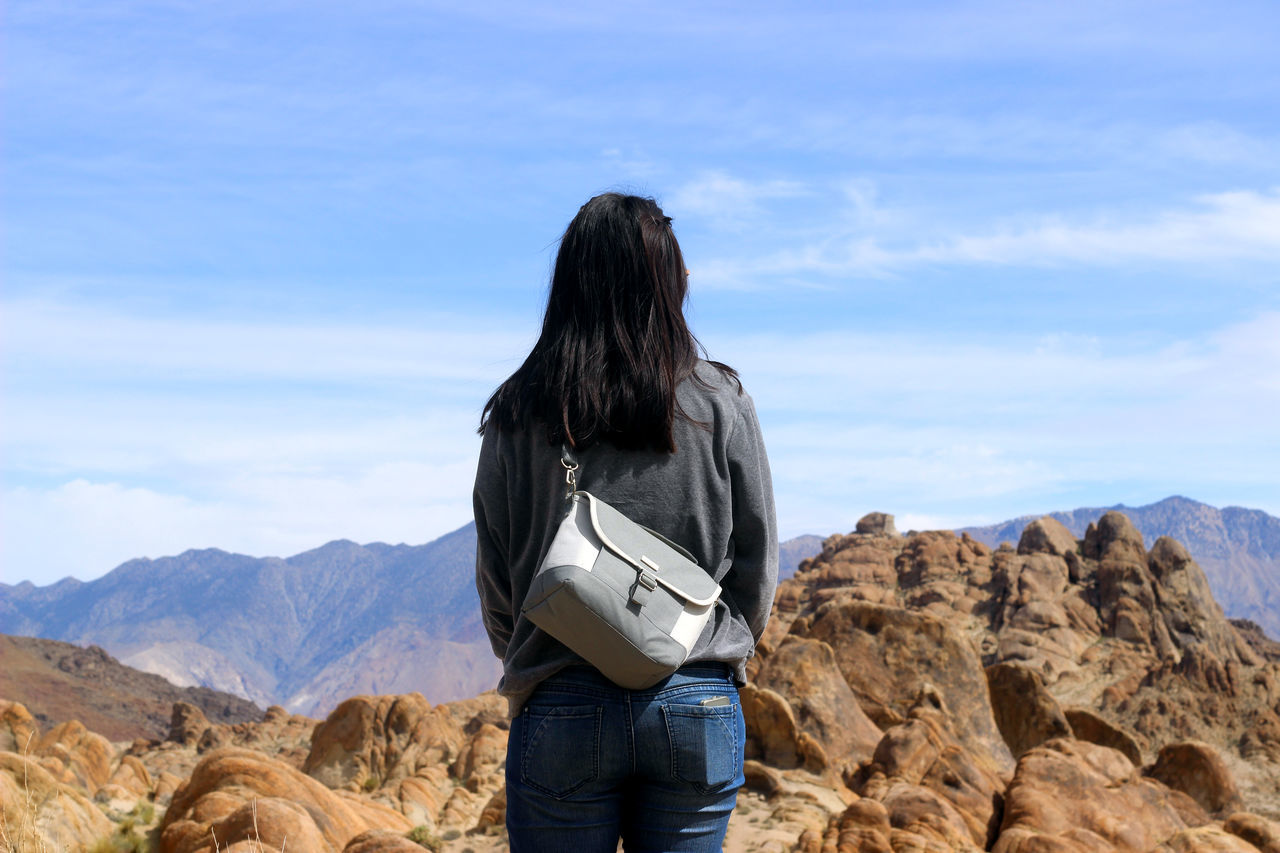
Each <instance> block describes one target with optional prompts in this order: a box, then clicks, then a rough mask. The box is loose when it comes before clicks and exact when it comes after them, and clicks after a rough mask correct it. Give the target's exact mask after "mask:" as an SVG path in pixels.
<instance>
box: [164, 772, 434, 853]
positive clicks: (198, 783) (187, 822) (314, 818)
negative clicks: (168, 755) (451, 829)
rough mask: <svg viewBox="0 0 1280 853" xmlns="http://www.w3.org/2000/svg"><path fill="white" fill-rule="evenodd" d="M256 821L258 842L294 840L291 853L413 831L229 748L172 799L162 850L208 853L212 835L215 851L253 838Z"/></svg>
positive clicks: (385, 812)
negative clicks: (378, 832) (364, 835)
mask: <svg viewBox="0 0 1280 853" xmlns="http://www.w3.org/2000/svg"><path fill="white" fill-rule="evenodd" d="M255 804H256V811H255ZM255 818H256V827H257V828H256V832H257V833H258V837H260V838H262V839H263V840H264V841H265V842H267V843H268V844H269V845H277V842H282V841H283V839H284V838H286V837H288V836H290V835H292V836H293V838H294V839H297V840H296V841H290V842H289V845H290V849H295V850H296V849H305V850H314V851H316V853H330V852H331V853H336V851H340V850H341V849H342V848H343V847H344V846H345V845H346V843H347V842H348V841H349V840H350V839H352V838H354V837H355V836H356V835H359V834H360V833H361V832H364V831H365V830H368V829H375V828H385V829H392V830H395V831H400V832H407V831H408V830H409V829H410V828H411V824H410V823H409V821H408V819H407V818H405V817H404V816H403V815H401V814H400V813H399V812H397V811H394V810H392V809H390V808H387V807H386V806H382V805H379V804H377V803H372V802H368V801H366V800H361V799H360V798H359V797H355V796H342V795H341V794H340V793H339V792H334V791H330V790H329V789H328V788H326V787H325V786H324V785H321V784H320V783H319V782H317V781H316V780H314V779H312V778H311V777H309V776H307V775H305V774H303V773H301V772H300V771H298V770H296V769H294V768H293V767H290V766H289V765H288V764H285V763H284V762H282V761H279V760H277V759H273V758H269V757H267V756H265V755H263V754H262V753H259V752H255V751H252V750H247V749H241V748H238V747H229V748H226V749H221V750H217V751H214V752H212V753H209V754H208V755H206V756H205V757H204V758H203V759H202V760H201V761H200V763H199V764H197V765H196V767H195V769H194V770H193V771H192V773H191V778H190V779H188V780H187V781H186V783H185V784H184V785H183V787H182V788H180V789H179V790H178V792H177V793H176V794H175V795H174V797H173V802H172V804H171V805H170V807H169V810H168V812H167V813H166V814H165V817H164V821H163V823H162V825H161V841H162V851H163V853H212V851H213V850H214V849H215V847H214V842H213V840H212V838H213V837H214V836H216V837H217V838H218V842H217V843H218V845H225V844H230V843H235V842H236V841H240V840H247V839H251V838H252V837H253V836H252V835H251V834H250V833H251V832H252V831H255V830H254V826H255ZM211 833H213V834H212V835H211ZM304 841H305V842H306V843H305V844H304V843H303V842H304Z"/></svg>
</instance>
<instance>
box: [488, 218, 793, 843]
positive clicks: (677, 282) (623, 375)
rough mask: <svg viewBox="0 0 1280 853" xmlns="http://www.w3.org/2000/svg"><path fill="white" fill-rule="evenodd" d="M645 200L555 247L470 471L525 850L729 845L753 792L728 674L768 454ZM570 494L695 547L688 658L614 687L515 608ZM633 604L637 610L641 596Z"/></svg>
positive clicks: (767, 517) (745, 655)
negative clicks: (529, 335)
mask: <svg viewBox="0 0 1280 853" xmlns="http://www.w3.org/2000/svg"><path fill="white" fill-rule="evenodd" d="M670 222H671V220H670V219H669V218H668V217H666V216H664V215H663V213H662V211H661V209H659V208H658V206H657V204H656V203H654V201H653V200H652V199H643V198H638V197H635V196H622V195H618V194H614V193H607V194H605V195H603V196H597V197H596V198H593V199H591V200H590V201H589V202H587V204H585V205H583V206H582V208H581V209H580V210H579V211H578V215H577V216H575V217H574V220H573V222H571V223H570V225H569V228H568V229H567V230H566V232H565V235H564V237H563V239H562V240H561V245H560V251H559V253H558V254H557V258H556V266H555V272H554V274H553V277H552V284H551V293H550V295H549V297H548V300H547V311H546V315H545V317H544V319H543V326H542V333H541V335H540V336H539V339H538V342H537V343H536V344H535V346H534V348H533V351H532V352H531V353H530V354H529V356H528V357H527V358H526V359H525V361H524V363H523V364H522V365H521V366H520V368H519V369H518V370H517V371H516V372H515V373H514V374H513V375H512V376H511V377H510V378H509V379H507V381H506V382H504V383H503V384H502V385H501V386H499V388H498V389H497V390H496V391H495V392H494V394H493V396H491V397H490V398H489V402H488V403H487V404H486V406H485V413H484V416H483V418H482V422H481V427H480V431H481V433H482V434H483V435H484V441H483V445H482V447H481V450H480V462H479V465H478V467H477V471H476V483H475V490H474V493H473V496H474V506H475V519H476V540H477V546H476V586H477V589H478V591H479V593H480V603H481V608H482V614H483V617H484V625H485V628H486V630H487V631H488V634H489V638H490V641H491V643H492V645H493V650H494V653H495V654H496V655H498V657H500V658H501V659H502V662H503V677H502V680H501V682H500V683H499V690H500V691H501V692H502V693H503V695H505V696H506V697H507V698H508V700H509V702H510V705H511V711H512V723H511V733H510V738H509V741H508V748H507V749H508V751H507V828H508V835H509V838H510V842H511V849H512V851H513V853H521V851H543V852H544V853H545V851H559V850H565V851H573V853H588V851H596V850H599V851H609V853H612V851H613V850H614V849H615V847H616V844H617V840H618V838H619V837H621V838H622V839H623V841H624V845H625V847H626V849H627V850H645V851H649V850H652V851H709V850H716V849H719V844H720V840H721V839H723V837H724V832H725V828H726V827H727V825H728V820H729V814H730V813H731V812H732V810H733V806H734V803H735V798H736V792H737V789H738V787H739V786H740V785H741V784H742V782H743V777H742V761H743V756H742V748H743V742H744V740H745V724H744V722H743V718H742V709H741V705H740V703H739V701H738V692H737V685H739V684H743V683H745V680H746V662H747V660H748V659H749V658H750V657H751V655H752V654H753V653H754V648H755V643H756V641H757V640H758V639H759V638H760V635H761V633H762V632H763V631H764V627H765V622H766V620H767V619H768V615H769V607H770V605H771V603H772V599H773V592H774V586H775V584H776V582H777V570H778V551H777V533H776V530H775V524H774V513H773V492H772V486H771V483H770V477H769V463H768V460H767V458H766V456H765V452H764V443H763V440H762V439H761V435H760V425H759V422H758V421H757V418H756V412H755V408H754V405H753V404H752V401H751V398H750V397H749V396H747V394H746V393H745V392H744V391H743V390H742V386H741V384H740V383H739V382H738V380H737V374H736V373H735V372H734V371H733V370H732V369H730V368H728V367H726V366H725V365H721V364H717V363H715V362H708V361H703V360H700V359H699V358H698V352H699V346H698V343H697V341H696V340H695V339H694V337H693V335H692V334H691V333H690V331H689V329H688V327H687V325H686V324H685V319H684V313H683V306H684V301H685V296H686V293H687V275H688V271H687V270H686V269H685V267H684V258H683V256H682V255H681V252H680V247H679V245H678V243H677V242H676V240H675V235H674V233H672V231H671V227H670ZM562 446H569V447H572V448H573V452H574V455H575V457H576V460H577V462H578V465H579V470H578V472H577V473H578V477H577V484H576V485H577V488H578V489H581V490H583V491H589V492H591V493H592V494H593V495H595V496H596V497H597V498H599V499H601V500H604V501H606V502H607V503H609V504H611V505H613V506H614V507H615V508H616V509H618V510H621V511H622V512H623V513H624V514H625V515H626V516H628V517H629V518H631V519H632V520H633V521H635V522H638V523H640V524H643V525H645V526H647V527H650V528H652V529H653V530H655V531H657V532H658V533H660V534H662V535H663V536H665V537H666V538H668V539H670V540H672V541H674V542H676V543H677V544H679V545H681V546H683V547H684V548H685V549H687V550H688V551H690V552H691V553H692V554H693V555H694V557H695V558H696V559H697V561H698V563H699V565H700V566H701V567H702V568H703V569H705V570H706V571H707V572H708V573H709V574H710V575H712V576H713V577H714V578H715V580H716V581H717V582H718V583H719V584H720V587H721V595H720V599H719V601H717V602H716V603H715V610H714V614H713V616H712V617H711V619H710V620H709V621H708V622H707V623H706V627H705V628H704V629H703V631H702V634H701V636H700V637H699V638H698V640H697V642H696V643H695V644H694V646H693V648H692V650H691V652H690V654H689V657H688V658H687V660H686V662H685V664H684V665H683V666H681V667H680V668H679V669H678V670H676V672H675V673H673V674H672V675H670V676H669V677H668V678H666V679H664V680H663V681H660V682H659V683H657V684H656V685H654V686H653V687H651V688H647V689H644V690H629V689H624V688H622V687H619V686H618V685H616V684H614V683H612V682H610V681H609V680H608V679H607V678H605V677H604V676H602V675H601V674H600V673H599V672H598V671H596V670H595V669H594V668H593V667H591V666H590V665H588V664H586V662H585V661H583V659H582V658H580V657H578V656H577V655H576V654H574V653H573V652H572V651H570V650H569V649H568V648H567V647H565V646H564V645H562V644H561V643H559V642H558V641H557V640H555V639H554V638H552V637H551V636H550V635H548V634H546V633H545V632H543V631H542V630H541V629H539V628H537V627H536V626H535V625H533V623H532V622H531V621H529V619H528V618H526V617H525V616H524V615H523V614H522V613H521V606H522V604H523V603H524V599H525V596H526V593H527V592H528V590H529V587H530V583H531V580H532V578H533V576H534V574H535V572H536V571H537V569H538V566H539V565H540V563H541V562H542V559H543V557H544V556H545V555H546V553H547V551H548V549H549V547H550V544H551V541H552V539H553V538H554V536H555V531H556V529H557V528H558V526H559V525H560V522H561V520H562V519H563V518H564V517H565V514H566V512H567V510H568V502H567V501H566V500H565V493H566V489H565V469H564V467H563V466H562V463H561V447H562ZM632 604H636V605H637V606H642V605H640V604H639V603H638V602H635V601H633V602H632Z"/></svg>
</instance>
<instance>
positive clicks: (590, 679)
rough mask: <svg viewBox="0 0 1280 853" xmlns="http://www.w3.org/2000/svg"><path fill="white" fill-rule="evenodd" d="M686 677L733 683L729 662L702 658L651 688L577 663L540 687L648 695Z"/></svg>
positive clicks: (567, 667) (673, 684)
mask: <svg viewBox="0 0 1280 853" xmlns="http://www.w3.org/2000/svg"><path fill="white" fill-rule="evenodd" d="M686 679H703V680H707V681H723V682H725V683H727V684H733V683H734V681H733V670H732V669H731V668H730V667H729V665H728V664H725V663H720V662H719V661H700V662H698V663H690V664H685V665H684V666H682V667H680V668H679V669H677V670H676V671H675V672H674V673H672V674H671V675H669V676H667V677H666V678H664V679H663V680H662V681H659V682H658V683H657V684H655V685H653V686H652V687H646V688H644V689H643V690H627V689H626V688H624V687H619V686H618V685H616V684H614V683H613V682H612V681H610V680H609V679H608V678H606V677H604V676H603V675H601V674H600V672H599V671H598V670H597V669H596V668H595V667H593V666H583V665H577V664H575V665H573V666H566V667H565V668H564V669H562V670H560V671H559V672H557V673H556V674H555V675H552V676H550V677H549V678H547V679H546V680H545V681H543V682H542V684H540V685H539V687H541V686H543V685H546V686H547V687H554V686H557V685H565V686H568V685H574V686H579V687H590V688H595V689H598V690H604V691H608V692H609V693H611V694H620V693H632V694H645V693H657V692H659V691H662V690H666V689H668V688H670V687H673V686H675V685H676V684H678V683H679V682H681V681H684V680H686Z"/></svg>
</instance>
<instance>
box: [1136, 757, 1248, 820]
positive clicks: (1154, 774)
mask: <svg viewBox="0 0 1280 853" xmlns="http://www.w3.org/2000/svg"><path fill="white" fill-rule="evenodd" d="M1147 775H1148V776H1150V777H1151V778H1153V779H1159V780H1160V781H1161V782H1163V783H1164V784H1166V785H1168V786H1169V787H1170V788H1173V789H1174V790H1175V791H1182V792H1183V793H1185V794H1187V795H1188V796H1189V797H1191V798H1192V799H1193V800H1195V801H1196V802H1197V803H1199V804H1200V806H1201V807H1202V808H1203V809H1204V810H1205V811H1207V812H1209V813H1211V814H1217V813H1221V812H1224V811H1234V810H1235V809H1237V808H1239V806H1240V791H1239V790H1238V789H1237V788H1236V783H1235V780H1234V779H1233V778H1232V776H1231V771H1230V769H1228V767H1227V765H1226V762H1225V761H1223V760H1222V756H1220V755H1219V754H1218V752H1217V750H1215V749H1214V748H1213V747H1212V746H1210V745H1209V744H1207V743H1200V742H1196V741H1189V742H1186V743H1171V744H1169V745H1168V746H1165V747H1163V748H1162V749H1161V750H1160V755H1159V756H1158V757H1157V758H1156V763H1155V764H1153V765H1152V766H1151V767H1150V768H1149V769H1148V770H1147Z"/></svg>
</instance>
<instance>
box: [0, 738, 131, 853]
mask: <svg viewBox="0 0 1280 853" xmlns="http://www.w3.org/2000/svg"><path fill="white" fill-rule="evenodd" d="M0 828H2V829H3V831H4V835H3V836H0V837H3V838H4V839H5V840H6V842H7V843H6V844H5V849H6V850H7V849H13V850H15V851H23V850H32V851H42V850H86V849H88V847H89V846H90V845H91V844H93V843H94V842H96V841H97V840H98V839H100V838H102V837H103V836H105V835H108V834H109V833H110V832H111V830H112V828H113V827H112V823H111V821H109V820H108V819H107V817H106V815H104V814H103V813H102V811H101V810H100V809H99V808H98V807H97V806H95V805H94V804H93V803H91V802H90V801H89V799H88V798H87V797H85V795H84V794H83V793H81V792H80V791H78V790H76V789H75V788H73V787H71V786H69V785H65V784H62V783H60V782H59V781H58V780H57V779H55V778H54V777H53V776H52V775H51V774H50V773H49V772H48V771H46V770H45V769H44V768H42V767H41V766H40V765H39V764H37V763H36V762H35V761H32V760H31V759H29V758H24V757H23V756H21V755H17V754H16V753H12V752H7V751H5V752H0Z"/></svg>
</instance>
